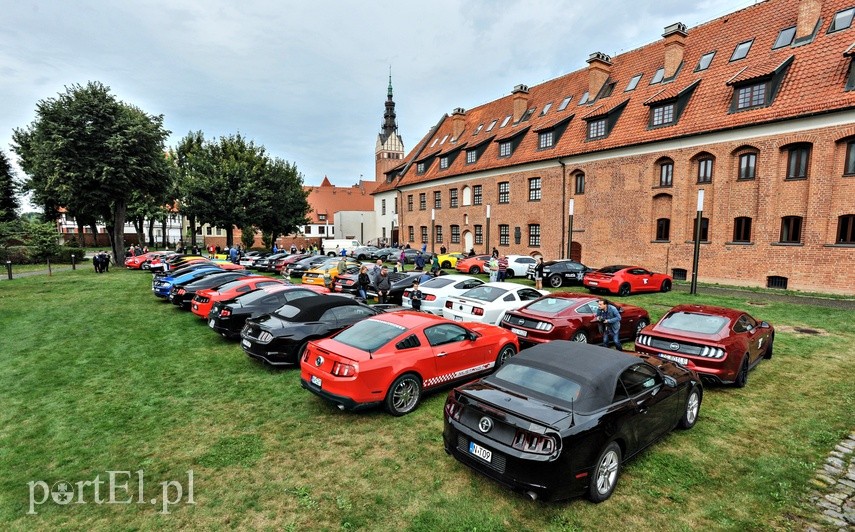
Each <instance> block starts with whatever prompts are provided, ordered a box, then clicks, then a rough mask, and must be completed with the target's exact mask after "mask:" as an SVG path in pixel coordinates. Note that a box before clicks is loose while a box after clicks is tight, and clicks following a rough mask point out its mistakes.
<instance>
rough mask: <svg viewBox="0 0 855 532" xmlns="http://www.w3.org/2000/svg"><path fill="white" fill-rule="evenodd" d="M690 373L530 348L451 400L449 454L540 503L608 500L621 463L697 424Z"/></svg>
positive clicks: (580, 349)
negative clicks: (678, 429) (676, 430)
mask: <svg viewBox="0 0 855 532" xmlns="http://www.w3.org/2000/svg"><path fill="white" fill-rule="evenodd" d="M702 396H703V387H702V385H701V380H700V378H699V377H698V375H697V374H696V373H695V372H694V371H691V370H688V369H685V368H683V367H682V366H679V365H676V364H674V363H673V362H667V361H663V360H660V359H658V358H654V357H647V356H633V355H631V354H627V353H621V352H618V351H612V350H609V349H604V348H602V347H597V346H593V345H588V344H580V343H578V342H570V341H565V340H555V341H552V342H549V343H546V344H540V345H538V346H536V347H533V348H531V349H526V350H524V351H522V352H521V353H520V354H519V355H517V356H515V357H513V358H510V359H508V360H507V361H506V362H505V363H504V364H503V365H502V367H501V368H499V369H498V370H497V371H496V373H494V374H492V375H490V376H488V377H484V378H482V379H480V380H478V381H475V382H472V383H469V384H466V385H463V386H460V387H458V388H456V389H454V390H452V391H451V392H450V393H449V396H448V399H447V400H446V403H445V416H444V425H445V428H444V431H443V440H444V443H445V450H446V452H448V453H450V454H451V455H453V456H454V457H455V458H456V459H457V460H459V461H461V462H463V463H464V464H466V465H468V466H469V467H471V468H473V469H475V470H477V471H479V472H481V473H483V474H485V475H487V476H488V477H491V478H493V479H495V480H497V481H499V482H501V483H502V484H505V485H507V486H509V487H510V488H512V489H514V490H517V491H521V492H523V493H525V494H526V495H528V496H529V497H530V498H532V499H538V498H545V499H561V498H567V497H574V496H578V495H583V494H585V493H587V494H588V497H589V498H590V499H591V500H592V501H594V502H601V501H604V500H606V499H608V498H609V496H611V494H612V492H613V491H614V489H615V485H616V484H617V481H618V477H619V475H620V470H621V466H622V464H623V463H624V462H625V461H626V460H627V459H629V458H630V457H632V456H633V455H635V454H637V453H638V452H639V451H641V450H642V449H644V448H645V447H647V446H648V445H650V444H652V443H653V442H655V441H656V440H658V439H659V438H661V437H663V436H664V435H666V434H667V433H668V432H670V431H671V430H672V429H673V428H674V427H676V426H678V425H679V426H680V427H681V428H686V429H688V428H691V427H692V426H694V424H695V422H696V421H697V419H698V413H699V412H700V405H701V398H702Z"/></svg>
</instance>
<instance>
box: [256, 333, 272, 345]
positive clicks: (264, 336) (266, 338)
mask: <svg viewBox="0 0 855 532" xmlns="http://www.w3.org/2000/svg"><path fill="white" fill-rule="evenodd" d="M270 340H273V335H272V334H270V333H269V332H267V331H264V332H262V333H261V334H259V335H258V341H259V342H264V343H267V342H269V341H270Z"/></svg>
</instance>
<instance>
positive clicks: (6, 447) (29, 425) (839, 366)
mask: <svg viewBox="0 0 855 532" xmlns="http://www.w3.org/2000/svg"><path fill="white" fill-rule="evenodd" d="M149 282H150V276H149V275H148V274H146V273H142V272H129V271H122V270H118V269H116V270H111V272H110V274H108V275H95V274H94V273H93V272H92V271H91V269H90V268H81V269H79V270H78V271H76V272H64V273H63V274H62V275H56V276H53V277H47V276H36V277H27V278H20V279H16V280H14V281H12V282H7V281H3V282H0V331H2V334H0V405H2V408H0V471H2V474H0V522H2V523H4V529H16V530H24V529H27V530H29V529H47V528H64V529H78V530H84V529H85V530H93V529H94V530H99V529H113V528H118V527H121V528H130V529H160V528H166V529H177V528H183V527H193V528H206V529H213V528H217V529H227V528H240V529H243V528H263V529H287V530H309V529H310V530H316V529H323V530H341V529H347V530H355V529H362V530H389V529H412V530H491V531H492V530H591V529H595V530H596V529H599V530H604V529H614V530H627V529H638V530H649V529H661V530H691V529H730V530H745V529H748V530H788V529H794V528H803V526H804V525H803V524H804V522H806V520H816V519H818V517H817V515H816V513H815V510H814V509H813V508H811V507H810V506H809V505H808V504H807V494H808V492H809V490H810V489H811V485H810V480H811V478H812V477H813V474H814V471H815V470H816V468H817V467H818V466H819V465H820V464H821V462H822V461H823V460H824V458H825V456H826V454H827V453H828V451H829V450H830V449H832V448H833V446H834V444H835V443H837V442H838V441H839V440H840V439H841V438H842V437H843V436H844V435H845V434H847V433H848V432H849V431H850V430H852V429H853V428H854V427H855V417H854V416H853V412H855V392H853V387H852V385H851V384H852V381H853V379H852V375H853V372H855V356H853V355H855V352H853V351H855V350H854V349H853V347H852V345H853V342H855V324H853V320H852V319H851V315H852V313H851V311H843V310H830V309H824V308H822V309H820V308H815V307H808V306H800V305H793V304H784V303H774V302H768V303H766V302H762V301H761V299H762V298H761V297H760V296H759V295H757V294H751V293H749V294H746V296H745V297H744V298H734V297H712V296H706V295H703V294H702V295H701V296H698V297H695V296H689V295H688V294H683V293H675V292H671V293H668V294H652V295H640V296H633V297H632V298H629V299H628V300H627V301H629V302H631V303H633V304H637V305H641V306H643V307H645V308H647V309H648V310H649V311H650V313H651V316H652V317H653V319H658V318H659V317H660V316H661V315H662V313H664V312H665V311H666V310H667V309H668V308H670V306H672V305H675V304H678V303H681V302H686V301H702V302H705V303H711V304H716V305H725V306H732V307H737V308H744V309H746V310H749V311H751V312H752V313H753V314H754V315H755V316H756V317H758V318H760V319H764V320H767V321H769V322H770V323H772V324H774V325H775V326H776V327H778V331H779V332H778V334H777V337H776V342H775V356H774V357H773V359H772V360H770V361H764V362H763V363H761V364H760V365H759V366H758V368H757V369H756V370H754V371H753V372H752V373H751V375H750V378H749V382H748V386H747V387H746V388H744V389H742V390H736V389H732V388H716V387H708V388H707V390H706V394H705V397H704V403H703V406H702V409H701V417H700V420H699V422H698V424H697V425H696V426H695V428H694V429H692V430H691V431H688V432H675V433H673V434H672V435H670V436H668V437H667V438H666V439H665V440H663V441H662V442H659V443H658V444H657V445H655V446H654V447H653V448H651V449H650V450H649V451H647V452H645V453H643V454H642V455H641V456H639V457H638V458H637V459H636V460H634V461H633V462H631V463H630V464H629V466H628V467H627V468H626V469H625V474H624V475H623V477H622V478H621V482H620V484H619V486H618V488H617V491H616V492H615V494H614V496H613V497H612V499H610V500H609V501H608V502H606V503H604V504H600V505H593V504H590V503H588V502H586V501H584V500H573V501H567V502H560V503H539V502H537V503H532V502H530V501H528V500H526V499H524V498H522V497H520V496H518V495H516V494H514V493H511V492H509V491H507V490H506V489H504V488H502V487H501V486H499V485H497V484H496V483H494V482H491V481H489V480H488V479H486V478H484V477H483V476H481V475H478V474H476V473H474V472H472V471H470V470H469V469H467V468H466V467H464V466H462V465H461V464H459V463H457V462H456V461H455V460H453V459H451V458H449V457H448V456H447V455H446V454H445V452H444V451H443V449H442V438H441V431H442V405H443V402H444V399H445V394H444V393H439V394H435V395H432V396H428V398H427V400H426V401H425V402H424V403H423V404H422V405H421V406H420V407H419V408H418V409H417V410H416V411H415V412H414V413H413V414H410V415H408V416H405V417H403V418H393V417H391V416H389V415H387V414H385V413H383V412H382V411H370V412H365V413H361V414H353V413H345V412H339V411H338V410H337V409H335V408H333V407H332V406H330V405H329V404H327V403H325V402H323V401H321V400H320V399H318V398H317V397H315V396H313V395H311V394H309V393H307V392H306V391H304V390H302V389H301V388H300V386H299V373H298V371H296V370H284V371H277V370H271V369H269V368H267V367H265V366H263V365H261V364H258V363H255V362H253V361H251V360H249V359H248V358H247V357H246V356H245V355H244V354H243V352H242V351H241V349H240V347H239V346H238V345H237V344H236V343H231V342H226V341H224V340H222V339H221V338H219V337H218V336H216V335H214V334H212V333H211V332H210V330H208V329H207V327H205V325H204V323H203V322H202V321H201V320H198V319H197V318H195V317H194V316H192V315H191V314H189V313H186V312H180V311H178V310H176V309H175V308H174V307H173V306H171V305H168V304H165V303H163V302H161V301H159V300H155V298H154V297H153V296H152V295H151V292H150V290H149ZM792 327H810V328H814V329H818V330H820V331H821V334H818V335H805V334H799V333H796V332H795V331H793V330H792ZM140 469H141V470H143V471H144V475H145V479H146V483H145V493H144V495H145V497H144V498H145V500H150V499H151V498H155V497H158V498H159V497H160V494H161V486H160V485H159V483H160V482H163V481H167V480H176V481H181V482H182V483H184V484H185V489H186V478H187V473H186V471H188V470H192V471H193V475H194V499H195V502H196V504H195V505H187V504H178V505H175V506H173V507H172V508H171V513H169V514H161V513H159V511H160V510H161V506H160V505H159V503H158V505H152V504H128V505H120V504H114V505H109V504H102V505H96V504H94V503H92V502H91V498H92V495H91V492H88V491H87V492H86V493H87V494H86V500H87V501H89V504H71V505H68V506H60V505H57V504H53V503H52V502H47V503H45V504H43V505H41V506H37V507H36V511H37V512H38V513H37V515H27V510H28V487H27V483H28V482H30V481H35V480H44V481H45V482H47V483H48V484H50V485H52V484H54V482H56V481H59V480H66V481H69V482H72V483H74V482H77V481H83V480H92V479H94V477H95V476H96V475H100V477H101V479H102V480H103V479H105V478H106V475H107V473H106V472H107V471H110V470H118V471H132V472H134V471H137V470H140ZM130 486H131V492H132V493H134V494H135V493H136V492H135V490H136V474H134V476H133V478H132V479H131V482H130ZM102 495H103V494H102ZM118 495H119V498H121V497H122V495H123V492H120V493H119V494H118Z"/></svg>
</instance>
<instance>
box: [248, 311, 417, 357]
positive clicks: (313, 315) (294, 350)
mask: <svg viewBox="0 0 855 532" xmlns="http://www.w3.org/2000/svg"><path fill="white" fill-rule="evenodd" d="M400 308H401V307H398V306H396V305H372V306H370V307H369V306H368V305H364V304H362V303H359V302H358V301H356V300H354V299H350V298H345V297H336V296H324V297H305V298H302V299H297V300H296V301H291V302H289V303H287V304H285V305H282V306H281V307H279V308H278V309H276V310H275V311H273V312H271V313H270V314H266V315H264V316H259V317H258V318H250V319H248V320H246V325H245V326H244V328H243V330H242V331H241V333H240V336H241V342H240V345H241V347H243V350H244V351H245V352H246V354H247V355H249V356H250V357H252V358H256V359H258V360H263V361H264V362H267V363H268V364H270V365H272V366H281V365H296V364H299V362H300V356H302V354H303V353H304V352H305V350H306V346H307V345H308V343H309V340H316V339H318V338H324V337H326V336H329V335H331V334H332V333H334V332H336V331H340V330H341V329H344V328H345V327H348V326H350V325H353V324H354V323H356V322H358V321H360V320H364V319H365V318H369V317H371V316H376V315H377V314H381V313H383V312H386V311H389V310H399V309H400Z"/></svg>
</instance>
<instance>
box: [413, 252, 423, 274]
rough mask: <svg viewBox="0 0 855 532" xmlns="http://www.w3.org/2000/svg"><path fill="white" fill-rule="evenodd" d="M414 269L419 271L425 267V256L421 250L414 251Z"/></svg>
mask: <svg viewBox="0 0 855 532" xmlns="http://www.w3.org/2000/svg"><path fill="white" fill-rule="evenodd" d="M415 263H416V269H417V270H419V271H421V270H424V269H425V256H424V255H422V252H421V251H418V252H416V260H415Z"/></svg>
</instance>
